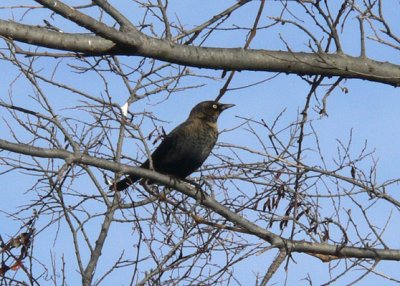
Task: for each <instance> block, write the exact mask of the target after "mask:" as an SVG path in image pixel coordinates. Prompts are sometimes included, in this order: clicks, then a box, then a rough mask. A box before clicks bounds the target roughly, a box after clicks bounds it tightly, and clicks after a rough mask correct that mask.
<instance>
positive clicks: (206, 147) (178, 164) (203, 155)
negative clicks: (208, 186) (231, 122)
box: [146, 118, 218, 178]
mask: <svg viewBox="0 0 400 286" xmlns="http://www.w3.org/2000/svg"><path fill="white" fill-rule="evenodd" d="M217 137H218V130H217V126H216V124H214V123H209V122H207V121H204V120H201V119H198V118H195V119H188V120H187V121H185V122H183V123H182V124H181V125H179V126H177V127H176V128H175V129H174V130H173V131H172V132H171V133H170V134H169V135H167V137H165V139H164V140H163V142H162V143H161V144H160V145H159V146H158V148H157V149H156V150H155V151H154V153H153V155H152V161H153V165H154V169H155V170H156V171H158V172H161V173H165V174H169V175H173V176H175V177H178V178H185V177H187V176H188V175H190V174H191V173H193V172H194V171H195V170H197V169H198V168H199V167H200V166H201V165H202V164H203V162H204V161H205V160H206V159H207V157H208V155H209V154H210V152H211V150H212V148H213V147H214V145H215V143H216V141H217ZM146 163H147V164H148V162H146Z"/></svg>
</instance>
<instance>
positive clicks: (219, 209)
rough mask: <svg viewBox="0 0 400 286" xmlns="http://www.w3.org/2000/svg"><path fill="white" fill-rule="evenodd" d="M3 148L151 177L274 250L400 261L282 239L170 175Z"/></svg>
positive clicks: (7, 146) (386, 253)
mask: <svg viewBox="0 0 400 286" xmlns="http://www.w3.org/2000/svg"><path fill="white" fill-rule="evenodd" d="M0 149H2V150H7V151H10V152H13V153H18V154H24V155H29V156H34V157H42V158H54V159H62V160H65V161H66V162H67V163H70V164H78V165H79V164H84V165H89V166H93V167H97V168H101V169H105V170H109V171H113V172H119V173H126V174H134V175H137V176H140V177H144V178H148V179H151V180H154V181H157V182H160V183H161V184H163V185H165V186H168V187H171V188H174V189H176V190H177V191H179V192H181V193H183V194H185V195H187V196H189V197H192V198H194V199H196V200H197V201H198V202H200V203H201V204H203V205H204V206H206V207H207V208H209V209H211V210H213V211H214V212H216V213H218V214H219V215H220V216H222V217H224V218H226V219H227V220H228V221H230V222H232V223H234V224H235V225H237V226H240V227H242V228H243V229H246V230H247V231H248V232H249V233H250V234H253V235H255V236H258V237H259V238H261V239H264V240H266V241H267V242H269V243H270V244H271V245H272V246H273V247H276V248H279V249H284V250H285V251H292V252H304V253H314V254H323V255H332V256H336V257H337V258H370V259H375V260H378V259H379V260H400V250H394V249H377V248H361V247H348V246H343V245H331V244H327V243H311V242H306V241H296V240H288V239H285V238H281V237H280V236H278V235H276V234H274V233H272V232H270V231H268V230H266V229H264V228H261V227H259V226H258V225H256V224H254V223H252V222H251V221H249V220H247V219H245V218H244V217H242V216H240V215H239V214H237V213H235V212H233V211H231V210H230V209H228V208H227V207H225V206H223V205H221V204H220V203H218V202H217V201H216V200H214V199H213V198H211V197H209V196H206V195H204V194H200V193H199V192H198V191H197V190H196V189H194V188H193V187H190V186H188V185H187V184H185V183H182V182H181V181H179V180H176V179H173V178H171V177H169V176H166V175H163V174H160V173H157V172H154V171H151V170H147V169H142V168H135V167H130V166H127V165H124V164H118V163H115V162H110V161H108V160H105V159H100V158H96V157H92V156H89V155H85V154H81V153H73V152H69V151H67V150H62V149H46V148H39V147H33V146H29V145H26V144H17V143H12V142H9V141H6V140H2V139H0Z"/></svg>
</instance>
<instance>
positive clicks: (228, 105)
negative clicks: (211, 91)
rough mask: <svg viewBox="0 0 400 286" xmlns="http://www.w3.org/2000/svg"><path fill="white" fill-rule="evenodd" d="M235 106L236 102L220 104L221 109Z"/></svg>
mask: <svg viewBox="0 0 400 286" xmlns="http://www.w3.org/2000/svg"><path fill="white" fill-rule="evenodd" d="M234 106H235V105H234V104H222V103H221V105H220V106H219V109H220V110H221V111H224V110H225V109H228V108H231V107H234Z"/></svg>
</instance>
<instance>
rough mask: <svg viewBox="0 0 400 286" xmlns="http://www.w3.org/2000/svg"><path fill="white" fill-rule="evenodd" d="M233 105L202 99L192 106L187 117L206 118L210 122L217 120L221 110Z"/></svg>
mask: <svg viewBox="0 0 400 286" xmlns="http://www.w3.org/2000/svg"><path fill="white" fill-rule="evenodd" d="M233 106H235V105H234V104H222V103H219V102H217V101H211V100H210V101H203V102H200V103H199V104H197V105H196V106H195V107H193V109H192V111H191V112H190V115H189V118H200V119H206V120H208V121H211V122H217V119H218V117H219V115H220V114H221V113H222V111H224V110H226V109H228V108H231V107H233Z"/></svg>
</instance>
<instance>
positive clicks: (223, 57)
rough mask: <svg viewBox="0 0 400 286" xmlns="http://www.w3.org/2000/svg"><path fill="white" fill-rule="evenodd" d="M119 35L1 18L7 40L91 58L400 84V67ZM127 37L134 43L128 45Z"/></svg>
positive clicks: (0, 28)
mask: <svg viewBox="0 0 400 286" xmlns="http://www.w3.org/2000/svg"><path fill="white" fill-rule="evenodd" d="M102 27H103V26H102ZM110 29H111V28H110ZM104 30H105V29H104ZM104 30H102V31H103V34H104V35H105V34H106V32H107V33H108V32H110V30H107V31H104ZM113 33H114V36H113V41H111V40H107V39H105V38H102V37H98V36H90V35H81V34H80V35H76V34H68V33H60V32H55V31H49V30H46V29H44V28H38V27H33V26H29V25H24V24H18V23H15V22H11V21H4V20H0V35H1V36H4V37H6V38H10V39H13V40H16V41H20V42H24V43H28V44H32V45H37V46H42V47H48V48H52V49H58V50H66V51H72V52H77V53H84V54H86V55H90V56H91V55H132V56H143V57H150V58H155V59H159V60H162V61H167V62H172V63H177V64H182V65H187V66H194V67H199V68H210V69H222V70H239V71H241V70H251V71H270V72H284V73H294V74H300V75H304V74H319V75H324V76H340V77H343V78H359V79H364V80H369V81H375V82H381V83H385V84H390V85H393V86H396V87H397V86H400V67H399V66H398V65H394V64H390V63H387V62H378V61H374V60H371V59H367V58H359V57H350V56H347V55H338V54H322V53H294V52H283V51H266V50H244V49H240V48H205V47H194V46H184V45H178V44H174V43H172V42H168V41H163V40H159V39H154V38H150V37H147V36H144V35H143V34H141V35H142V37H140V40H141V42H140V45H136V44H135V43H137V40H138V39H137V38H136V40H133V38H135V37H137V36H138V33H137V32H135V33H132V31H128V32H121V31H117V30H113ZM107 35H108V34H107ZM116 35H120V36H116ZM125 39H130V40H126V41H125ZM115 40H118V42H115Z"/></svg>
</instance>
